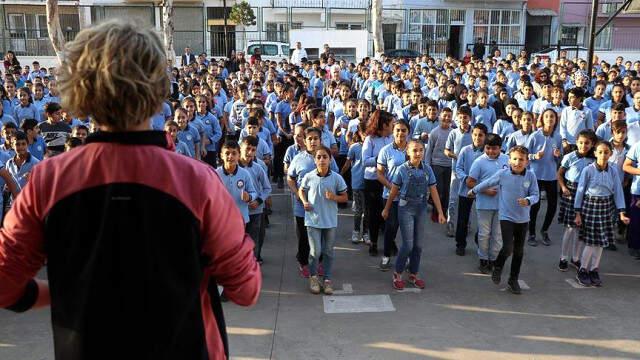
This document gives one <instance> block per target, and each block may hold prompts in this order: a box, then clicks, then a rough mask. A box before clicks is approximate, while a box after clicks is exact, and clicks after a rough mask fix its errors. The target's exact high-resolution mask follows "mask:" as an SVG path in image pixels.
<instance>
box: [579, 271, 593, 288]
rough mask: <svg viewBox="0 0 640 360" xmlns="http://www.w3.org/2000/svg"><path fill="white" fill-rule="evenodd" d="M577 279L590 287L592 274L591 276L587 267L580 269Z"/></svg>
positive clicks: (581, 283)
mask: <svg viewBox="0 0 640 360" xmlns="http://www.w3.org/2000/svg"><path fill="white" fill-rule="evenodd" d="M576 280H577V281H578V284H580V285H582V286H585V287H589V286H591V285H592V284H591V276H589V272H588V271H587V270H586V269H580V270H579V271H578V274H577V275H576Z"/></svg>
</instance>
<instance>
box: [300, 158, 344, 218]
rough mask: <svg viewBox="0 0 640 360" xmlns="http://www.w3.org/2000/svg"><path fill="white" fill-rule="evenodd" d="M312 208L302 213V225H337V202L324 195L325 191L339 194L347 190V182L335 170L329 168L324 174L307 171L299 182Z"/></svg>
mask: <svg viewBox="0 0 640 360" xmlns="http://www.w3.org/2000/svg"><path fill="white" fill-rule="evenodd" d="M300 187H301V188H302V189H304V191H305V192H306V195H307V201H308V202H309V203H310V204H311V206H312V209H311V210H309V211H305V213H304V225H305V226H310V227H314V228H318V229H330V228H336V227H338V203H337V202H335V201H333V200H329V199H327V198H326V197H325V192H326V191H331V192H332V193H334V194H336V195H339V194H342V193H345V192H346V191H347V184H346V183H345V182H344V179H343V178H342V176H340V174H338V173H337V172H334V171H331V170H329V171H328V172H327V174H326V175H325V176H322V175H320V174H319V173H318V171H315V170H314V171H309V172H308V173H307V174H306V175H305V176H304V178H303V179H302V182H301V184H300Z"/></svg>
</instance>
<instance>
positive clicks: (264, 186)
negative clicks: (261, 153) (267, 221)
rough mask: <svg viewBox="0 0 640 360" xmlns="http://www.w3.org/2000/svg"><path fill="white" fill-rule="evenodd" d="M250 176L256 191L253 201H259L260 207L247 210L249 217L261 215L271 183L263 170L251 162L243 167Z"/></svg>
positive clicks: (269, 193)
mask: <svg viewBox="0 0 640 360" xmlns="http://www.w3.org/2000/svg"><path fill="white" fill-rule="evenodd" d="M242 168H243V169H245V170H247V171H248V172H249V174H250V175H251V180H252V182H253V187H254V188H255V189H256V193H257V196H256V198H255V199H254V200H257V199H260V205H259V206H258V207H257V208H255V209H249V215H255V214H262V212H263V211H264V202H265V201H266V200H267V198H268V197H269V196H270V195H271V190H272V189H271V183H270V182H269V177H268V176H267V173H266V171H265V170H264V168H263V167H262V166H261V165H260V164H258V163H257V162H255V161H253V162H251V163H250V164H248V165H247V166H243V167H242Z"/></svg>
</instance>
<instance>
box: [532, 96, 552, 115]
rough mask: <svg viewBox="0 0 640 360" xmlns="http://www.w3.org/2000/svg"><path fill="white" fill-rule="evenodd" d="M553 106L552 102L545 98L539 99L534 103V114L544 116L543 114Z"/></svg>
mask: <svg viewBox="0 0 640 360" xmlns="http://www.w3.org/2000/svg"><path fill="white" fill-rule="evenodd" d="M549 105H551V101H549V100H547V99H545V98H539V99H536V101H535V102H534V103H533V109H532V111H531V112H532V113H534V114H542V112H543V111H544V110H545V109H546V108H547V107H548V106H549Z"/></svg>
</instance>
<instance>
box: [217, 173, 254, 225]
mask: <svg viewBox="0 0 640 360" xmlns="http://www.w3.org/2000/svg"><path fill="white" fill-rule="evenodd" d="M216 172H217V173H218V176H220V180H222V183H223V184H224V187H226V188H227V191H228V192H229V195H231V197H232V198H233V199H234V200H235V202H236V206H237V207H238V210H240V213H241V214H242V218H243V219H244V223H245V224H246V223H248V222H249V204H248V203H247V202H245V201H242V192H243V191H246V192H247V193H249V197H250V198H251V199H250V201H251V200H255V199H256V197H257V196H258V193H257V192H256V189H255V188H254V187H253V180H252V179H251V174H249V172H248V171H247V170H245V169H243V168H241V167H240V166H236V170H235V172H233V173H227V172H226V171H225V170H224V167H223V166H220V167H218V168H217V169H216Z"/></svg>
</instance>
